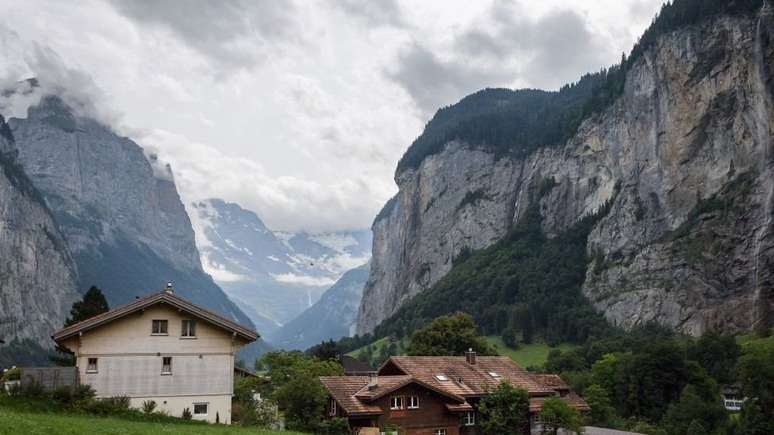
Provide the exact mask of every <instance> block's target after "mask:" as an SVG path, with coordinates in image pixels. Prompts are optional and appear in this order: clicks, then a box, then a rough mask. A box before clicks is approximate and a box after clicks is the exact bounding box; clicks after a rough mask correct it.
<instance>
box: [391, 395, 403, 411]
mask: <svg viewBox="0 0 774 435" xmlns="http://www.w3.org/2000/svg"><path fill="white" fill-rule="evenodd" d="M390 409H403V397H402V396H392V397H390Z"/></svg>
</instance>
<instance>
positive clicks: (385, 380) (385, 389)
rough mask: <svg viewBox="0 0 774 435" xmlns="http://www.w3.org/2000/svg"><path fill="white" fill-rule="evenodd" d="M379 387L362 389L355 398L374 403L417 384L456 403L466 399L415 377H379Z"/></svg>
mask: <svg viewBox="0 0 774 435" xmlns="http://www.w3.org/2000/svg"><path fill="white" fill-rule="evenodd" d="M377 380H378V381H377V385H376V387H374V388H373V389H368V386H365V387H363V388H361V389H360V390H359V391H358V392H357V393H355V397H357V398H358V399H360V400H364V401H366V402H372V401H374V400H376V399H378V398H380V397H384V396H386V395H387V394H390V393H392V392H393V391H395V390H398V389H400V388H403V387H405V386H406V385H410V384H416V385H419V386H420V387H422V388H426V389H428V390H430V391H433V392H435V393H436V394H439V395H441V396H444V397H447V398H449V399H452V400H454V401H455V402H460V403H463V402H465V398H463V397H460V396H458V395H456V394H453V393H450V392H448V391H446V390H443V389H440V388H436V387H433V386H432V385H427V384H426V383H424V382H422V381H420V380H418V379H415V378H414V377H413V376H406V375H404V376H379V377H377Z"/></svg>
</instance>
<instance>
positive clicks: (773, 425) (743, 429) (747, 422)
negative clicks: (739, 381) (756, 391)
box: [735, 398, 774, 435]
mask: <svg viewBox="0 0 774 435" xmlns="http://www.w3.org/2000/svg"><path fill="white" fill-rule="evenodd" d="M772 433H774V418H770V417H769V416H766V415H765V414H764V413H763V411H762V410H761V405H760V403H758V399H755V398H754V399H748V400H747V401H745V402H744V405H742V412H741V414H740V415H739V425H738V427H737V428H736V432H735V434H736V435H771V434H772Z"/></svg>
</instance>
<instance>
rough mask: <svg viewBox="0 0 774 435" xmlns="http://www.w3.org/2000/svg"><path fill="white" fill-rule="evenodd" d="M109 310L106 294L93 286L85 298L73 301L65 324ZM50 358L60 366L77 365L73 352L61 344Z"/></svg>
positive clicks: (71, 323)
mask: <svg viewBox="0 0 774 435" xmlns="http://www.w3.org/2000/svg"><path fill="white" fill-rule="evenodd" d="M108 310H110V307H109V306H108V303H107V299H105V295H103V294H102V290H100V289H98V288H97V287H95V286H91V287H90V288H89V289H88V290H86V293H85V294H84V295H83V299H81V300H80V301H75V302H73V306H72V308H71V309H70V317H68V318H67V320H65V323H64V326H65V327H68V326H71V325H74V324H76V323H78V322H82V321H84V320H86V319H90V318H92V317H94V316H96V315H99V314H102V313H104V312H107V311H108ZM49 359H50V360H51V362H53V363H54V364H56V365H58V366H66V367H70V366H74V365H75V356H74V355H73V353H72V352H70V351H69V350H68V349H67V348H65V347H64V346H60V345H56V352H55V353H54V354H52V355H51V356H50V357H49Z"/></svg>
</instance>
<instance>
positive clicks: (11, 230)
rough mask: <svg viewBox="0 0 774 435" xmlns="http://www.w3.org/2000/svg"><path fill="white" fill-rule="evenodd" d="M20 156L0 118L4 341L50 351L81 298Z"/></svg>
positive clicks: (0, 333) (0, 322)
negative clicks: (56, 333)
mask: <svg viewBox="0 0 774 435" xmlns="http://www.w3.org/2000/svg"><path fill="white" fill-rule="evenodd" d="M16 155H17V150H16V147H15V144H14V141H13V136H12V134H11V132H10V129H9V128H8V126H7V124H6V123H5V120H4V119H2V117H0V338H3V339H4V340H5V342H6V344H10V343H11V342H12V341H14V340H16V341H24V340H29V341H31V342H34V343H36V344H37V345H39V346H41V347H43V348H50V347H51V346H52V344H53V342H52V341H51V339H50V338H49V336H50V335H51V332H52V331H53V330H54V329H56V328H58V327H61V325H62V324H64V321H65V318H66V317H67V315H68V314H69V309H70V306H71V305H72V302H73V301H74V300H75V299H76V298H77V297H78V294H77V293H76V291H75V289H76V281H77V274H76V269H75V264H74V262H73V260H72V257H71V256H70V253H69V251H68V249H67V247H66V244H65V241H64V238H63V237H62V235H61V234H60V233H59V230H58V229H57V226H56V224H55V223H54V219H53V217H52V215H51V212H50V211H49V210H48V209H47V208H46V205H45V204H44V202H43V200H42V197H41V196H40V194H39V193H38V191H37V190H36V189H35V187H34V186H33V185H32V182H31V181H30V180H29V178H27V175H26V174H25V173H24V171H23V169H22V168H21V166H19V164H18V162H17V161H16ZM41 271H45V273H41ZM1 352H2V346H0V353H1Z"/></svg>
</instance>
